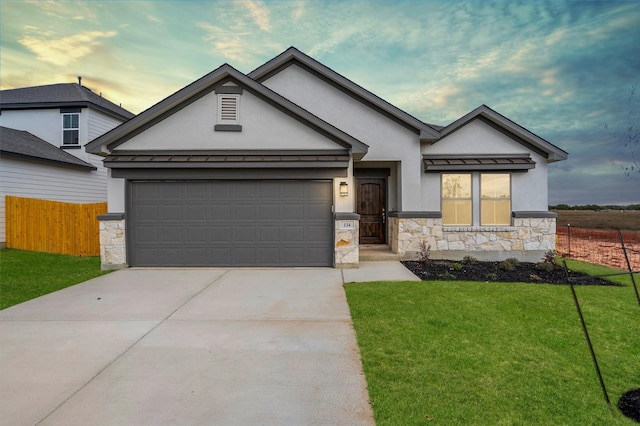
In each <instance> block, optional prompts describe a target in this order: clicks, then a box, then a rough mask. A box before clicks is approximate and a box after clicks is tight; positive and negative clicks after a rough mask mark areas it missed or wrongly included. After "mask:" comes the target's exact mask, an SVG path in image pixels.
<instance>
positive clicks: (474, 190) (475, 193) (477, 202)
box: [440, 171, 513, 227]
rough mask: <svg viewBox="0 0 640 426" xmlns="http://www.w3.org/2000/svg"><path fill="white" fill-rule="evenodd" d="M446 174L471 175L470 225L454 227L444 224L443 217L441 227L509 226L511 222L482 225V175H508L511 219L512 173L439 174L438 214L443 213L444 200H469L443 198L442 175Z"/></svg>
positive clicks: (455, 172)
mask: <svg viewBox="0 0 640 426" xmlns="http://www.w3.org/2000/svg"><path fill="white" fill-rule="evenodd" d="M448 174H457V175H471V198H470V200H471V224H470V225H454V224H444V217H443V225H444V226H446V227H463V226H465V227H466V226H473V227H492V226H493V227H495V226H511V225H512V221H511V220H510V221H509V223H505V224H491V225H482V217H481V216H482V200H483V198H482V188H481V182H482V175H489V174H504V175H509V210H510V212H509V216H510V217H511V213H512V212H513V173H512V172H511V171H495V172H463V171H460V172H458V171H446V172H442V173H440V212H441V213H443V201H444V200H455V199H457V200H469V198H444V197H443V192H442V185H443V179H444V175H448ZM485 200H492V201H495V200H505V199H504V198H485Z"/></svg>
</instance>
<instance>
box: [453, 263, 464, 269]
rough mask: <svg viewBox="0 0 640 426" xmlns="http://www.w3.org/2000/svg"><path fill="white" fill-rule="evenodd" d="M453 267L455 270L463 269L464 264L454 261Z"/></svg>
mask: <svg viewBox="0 0 640 426" xmlns="http://www.w3.org/2000/svg"><path fill="white" fill-rule="evenodd" d="M451 268H453V270H454V271H459V270H461V269H462V265H461V264H459V263H453V264H452V265H451Z"/></svg>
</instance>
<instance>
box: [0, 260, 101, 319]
mask: <svg viewBox="0 0 640 426" xmlns="http://www.w3.org/2000/svg"><path fill="white" fill-rule="evenodd" d="M105 273H107V272H106V271H101V270H100V258H99V257H75V256H65V255H60V254H49V253H40V252H35V251H23V250H13V249H2V250H0V309H4V308H8V307H9V306H13V305H16V304H18V303H22V302H25V301H27V300H31V299H34V298H36V297H38V296H42V295H44V294H47V293H51V292H54V291H57V290H60V289H63V288H65V287H69V286H71V285H74V284H78V283H81V282H83V281H86V280H88V279H91V278H94V277H97V276H100V275H103V274H105Z"/></svg>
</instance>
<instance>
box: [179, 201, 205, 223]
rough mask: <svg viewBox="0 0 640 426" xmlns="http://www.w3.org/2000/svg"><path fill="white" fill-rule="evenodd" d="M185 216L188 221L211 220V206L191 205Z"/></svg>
mask: <svg viewBox="0 0 640 426" xmlns="http://www.w3.org/2000/svg"><path fill="white" fill-rule="evenodd" d="M185 215H186V219H187V220H188V221H191V220H204V221H206V220H207V219H208V218H209V206H207V205H203V204H190V205H188V206H187V208H186V211H185Z"/></svg>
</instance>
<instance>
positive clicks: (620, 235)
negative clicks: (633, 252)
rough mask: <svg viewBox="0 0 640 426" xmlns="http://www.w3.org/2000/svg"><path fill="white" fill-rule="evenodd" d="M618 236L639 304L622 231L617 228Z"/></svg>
mask: <svg viewBox="0 0 640 426" xmlns="http://www.w3.org/2000/svg"><path fill="white" fill-rule="evenodd" d="M618 238H620V245H621V246H622V252H623V253H624V259H625V260H626V261H627V269H628V270H629V276H630V277H631V283H632V284H633V289H634V290H635V292H636V299H638V305H640V294H638V286H637V285H636V279H635V278H634V276H633V275H634V274H633V268H631V262H629V255H627V248H626V247H625V246H624V238H622V232H621V231H620V229H618Z"/></svg>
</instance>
